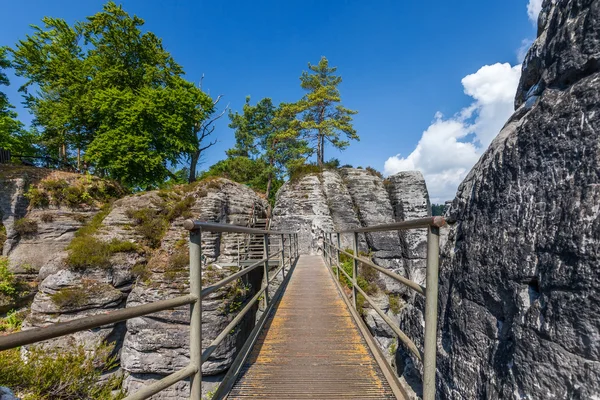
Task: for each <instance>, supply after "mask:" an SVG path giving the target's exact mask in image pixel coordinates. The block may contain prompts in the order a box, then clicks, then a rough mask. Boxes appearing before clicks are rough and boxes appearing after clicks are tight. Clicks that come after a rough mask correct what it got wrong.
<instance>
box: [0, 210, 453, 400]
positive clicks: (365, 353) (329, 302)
mask: <svg viewBox="0 0 600 400" xmlns="http://www.w3.org/2000/svg"><path fill="white" fill-rule="evenodd" d="M443 224H444V220H443V219H442V218H440V217H435V218H424V219H420V220H413V221H405V222H400V223H395V224H387V225H379V226H375V227H368V228H360V229H356V230H353V231H347V232H337V233H336V235H337V237H336V238H337V243H335V242H334V240H333V233H326V232H323V233H322V239H323V242H322V243H323V244H322V247H321V249H322V251H323V256H321V255H318V256H314V255H313V256H310V255H299V252H298V235H297V234H296V233H292V232H274V231H270V230H260V229H254V228H249V227H239V226H233V225H227V224H214V223H207V222H199V221H191V220H188V221H185V223H184V227H185V228H186V229H188V230H189V231H190V242H189V246H190V293H189V294H188V295H183V296H179V297H175V298H171V299H166V300H161V301H157V302H154V303H149V304H144V305H140V306H135V307H130V308H125V309H121V310H116V311H112V312H110V313H107V314H102V315H95V316H91V317H84V318H80V319H76V320H72V321H68V322H61V323H57V324H53V325H50V326H47V327H43V328H35V329H31V330H26V331H22V332H18V333H14V334H10V335H6V336H2V337H0V351H2V350H6V349H10V348H14V347H18V346H22V345H27V344H31V343H36V342H39V341H43V340H48V339H51V338H55V337H58V336H62V335H67V334H71V333H74V332H78V331H82V330H86V329H93V328H97V327H100V326H103V325H107V324H112V323H115V322H119V321H124V320H127V319H130V318H135V317H140V316H144V315H148V314H151V313H154V312H157V311H161V310H167V309H172V308H175V307H179V306H183V305H186V304H189V305H190V307H191V309H190V363H189V365H188V366H187V367H185V368H183V369H181V370H179V371H175V372H173V373H172V374H171V375H168V376H166V377H164V378H163V379H161V380H159V381H157V382H155V383H152V384H150V385H148V386H145V387H143V388H142V389H140V390H138V391H137V392H135V393H131V394H129V396H128V397H127V399H128V400H134V399H146V398H150V397H151V396H153V395H155V394H157V393H159V392H160V391H162V390H164V389H165V388H167V387H169V386H171V385H173V384H174V383H176V382H178V381H180V380H183V379H186V378H190V399H194V400H200V399H201V394H202V391H201V385H202V375H201V370H202V368H201V365H202V364H203V363H204V362H206V361H207V360H208V358H209V357H210V355H211V354H212V353H213V352H214V350H215V349H216V348H217V347H218V346H219V344H220V343H221V342H222V341H223V340H224V339H225V338H226V337H227V335H228V334H229V333H230V332H231V331H232V329H233V328H235V327H236V325H237V324H238V323H239V322H240V321H241V320H242V319H243V318H244V316H245V315H246V314H247V313H248V312H250V311H251V310H253V309H255V305H256V304H257V303H258V302H260V303H261V304H262V305H263V309H264V312H263V314H262V316H261V317H260V318H259V319H258V321H257V323H256V326H255V327H254V329H253V331H252V332H251V333H250V336H249V338H248V340H247V341H246V343H245V344H244V346H243V347H242V349H241V350H240V351H239V353H238V355H237V357H236V359H235V361H234V362H233V365H232V366H231V368H230V369H229V371H228V373H227V374H226V376H225V378H224V380H223V382H222V383H221V384H220V385H219V387H218V389H217V391H216V393H214V395H213V397H212V398H213V399H225V398H227V399H246V398H257V399H404V398H406V393H405V392H404V391H403V389H402V388H401V386H400V384H399V383H398V380H397V379H396V377H395V375H394V373H393V371H392V369H391V367H390V366H389V365H388V364H387V362H386V361H385V358H384V357H383V355H382V353H381V351H380V349H379V347H378V346H377V344H376V342H375V340H374V339H373V337H372V336H371V335H370V333H369V330H368V328H367V327H366V325H365V324H364V322H363V321H362V319H361V317H360V315H359V313H358V308H357V303H356V299H357V294H361V295H362V296H364V298H365V300H366V301H367V302H368V303H369V304H370V305H371V307H372V308H373V309H374V310H375V311H376V312H377V313H378V314H379V316H380V317H381V318H382V319H383V320H384V321H385V322H386V323H388V325H390V328H391V329H392V330H393V331H394V332H395V333H396V335H397V336H398V339H399V342H400V343H402V345H404V346H405V347H406V348H407V349H408V350H409V351H411V352H412V353H413V355H414V356H415V357H416V358H417V359H418V360H420V361H421V362H422V363H423V393H422V396H423V399H424V400H433V399H434V398H435V371H436V369H435V357H436V323H437V280H438V256H439V253H438V252H439V227H440V226H441V225H443ZM416 228H425V229H427V230H428V253H427V277H426V287H422V286H421V285H418V284H417V283H415V282H412V281H409V280H408V279H406V278H405V277H402V276H400V275H397V274H395V273H393V272H390V271H389V270H387V269H384V268H382V267H380V266H377V265H375V264H373V263H372V262H371V261H370V260H367V259H364V258H361V257H359V256H357V255H356V254H358V234H359V233H360V232H375V231H389V230H399V229H416ZM202 231H209V232H222V233H227V232H236V233H245V234H248V235H255V236H256V235H262V238H263V246H264V247H263V258H262V259H260V260H256V261H255V262H252V263H251V264H249V265H247V263H246V265H245V266H244V267H243V268H242V269H241V270H240V271H238V272H236V273H234V274H232V275H230V276H228V277H226V278H224V279H222V280H221V281H219V282H217V283H215V284H212V285H211V286H208V287H205V288H202V287H201V276H202V262H201V260H202V251H201V243H202V242H201V232H202ZM340 233H351V234H353V237H354V252H353V253H350V252H348V251H345V250H343V249H342V248H341V247H340ZM273 239H276V240H277V241H278V243H277V244H276V245H275V246H273ZM274 248H275V249H276V251H274V252H273V249H274ZM342 253H345V254H346V255H347V256H348V257H351V258H352V259H353V268H352V274H348V273H346V272H345V271H344V269H343V268H341V263H340V254H342ZM359 262H360V263H362V264H363V265H366V266H369V267H371V268H374V269H376V270H378V271H379V272H381V273H383V274H385V275H387V276H388V277H391V278H392V279H394V280H396V281H398V282H401V283H403V284H405V285H406V286H407V287H409V288H411V289H412V290H414V291H416V292H417V293H419V294H421V295H425V296H426V298H425V304H426V308H425V340H424V346H423V349H422V350H421V348H420V347H419V346H417V345H415V344H414V343H413V342H412V341H411V340H410V339H409V338H408V337H407V336H406V335H405V334H404V333H403V332H402V331H401V330H400V328H399V327H398V326H396V325H395V323H394V322H393V321H392V320H391V319H390V318H389V317H388V316H387V315H386V314H385V313H384V312H383V311H382V310H380V309H379V308H378V307H377V305H376V304H375V302H374V301H373V300H372V299H371V298H370V297H369V296H368V295H367V294H366V293H365V292H364V291H363V290H362V289H361V288H360V287H359V286H358V284H357V278H358V263H359ZM257 268H262V269H263V284H262V286H261V288H260V290H257V292H256V293H255V295H254V296H253V297H252V299H250V300H249V301H247V302H246V304H245V305H244V307H243V308H242V309H241V310H240V311H239V312H238V314H237V315H236V317H235V318H233V320H232V321H231V322H230V323H229V325H227V327H225V328H224V329H223V331H222V332H221V333H220V334H219V335H218V336H217V337H216V338H215V339H214V340H213V341H212V342H211V343H210V345H209V346H208V347H207V348H205V349H202V337H201V334H202V329H201V327H202V304H201V303H202V299H203V298H204V297H206V296H208V295H209V294H210V293H213V292H215V291H217V290H219V289H221V288H223V287H224V286H226V285H228V284H229V283H231V282H233V281H235V280H237V279H240V278H241V277H243V276H244V275H246V274H248V273H249V272H251V271H253V270H255V269H257ZM334 271H335V273H334ZM340 273H341V274H343V275H345V276H346V279H347V281H348V282H350V283H351V287H352V296H351V297H350V296H347V295H346V294H345V293H344V289H343V288H342V286H341V285H340V276H341V275H340ZM279 274H281V277H279ZM277 282H280V283H279V284H278V286H277V287H274V285H275V284H276V283H277Z"/></svg>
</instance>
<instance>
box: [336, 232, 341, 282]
mask: <svg viewBox="0 0 600 400" xmlns="http://www.w3.org/2000/svg"><path fill="white" fill-rule="evenodd" d="M337 247H338V249H337V250H336V254H337V257H336V261H337V269H336V271H337V279H338V281H339V280H340V268H341V265H340V250H339V249H341V248H342V246H340V233H339V232H338V233H337Z"/></svg>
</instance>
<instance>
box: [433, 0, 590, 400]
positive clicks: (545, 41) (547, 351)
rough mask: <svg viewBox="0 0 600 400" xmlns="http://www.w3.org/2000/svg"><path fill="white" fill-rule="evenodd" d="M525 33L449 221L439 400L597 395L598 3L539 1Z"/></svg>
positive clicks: (585, 0)
mask: <svg viewBox="0 0 600 400" xmlns="http://www.w3.org/2000/svg"><path fill="white" fill-rule="evenodd" d="M539 25H540V26H539V37H538V39H537V41H536V42H535V43H534V45H533V46H532V48H531V50H530V51H529V54H528V56H527V58H526V60H525V63H524V64H523V75H522V78H521V83H520V86H519V91H518V93H517V96H516V100H515V104H516V106H517V107H519V108H518V109H517V110H516V112H515V114H514V115H513V117H512V118H511V119H510V120H509V122H508V123H507V124H506V126H505V127H504V128H503V129H502V131H501V132H500V133H499V135H498V137H497V138H496V139H495V140H494V142H493V143H492V144H491V146H490V148H489V149H488V150H487V151H486V153H485V154H484V155H483V156H482V158H481V159H480V161H479V162H478V164H477V165H476V166H475V167H474V168H473V170H472V171H471V172H470V174H469V175H468V176H467V178H466V179H465V181H464V182H463V183H462V184H461V186H460V187H459V190H458V194H457V197H456V199H455V200H454V202H453V204H452V207H451V209H450V211H449V215H450V217H451V218H453V219H456V221H457V223H456V225H455V226H454V228H453V229H452V231H451V232H450V235H449V241H448V244H447V246H446V248H445V256H446V258H445V260H444V262H443V265H442V273H441V278H440V283H441V288H440V290H441V292H440V304H439V305H440V321H439V324H440V325H439V326H440V336H441V343H440V344H441V347H440V348H439V351H440V354H439V357H438V371H439V373H438V389H439V395H440V398H442V399H497V398H506V399H508V398H522V399H565V398H569V399H591V398H596V397H597V396H599V395H600V289H599V288H600V269H599V268H598V265H599V261H600V206H599V205H600V140H599V136H598V132H599V129H600V94H599V93H600V72H599V69H598V59H599V57H600V1H597V0H594V1H591V0H571V1H556V2H555V4H552V2H550V1H545V2H544V7H543V11H542V13H541V14H540V18H539Z"/></svg>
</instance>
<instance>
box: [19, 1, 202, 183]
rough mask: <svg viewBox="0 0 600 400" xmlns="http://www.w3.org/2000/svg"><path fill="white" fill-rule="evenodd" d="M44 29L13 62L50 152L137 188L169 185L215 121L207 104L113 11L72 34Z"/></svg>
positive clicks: (135, 21)
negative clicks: (202, 129) (200, 127)
mask: <svg viewBox="0 0 600 400" xmlns="http://www.w3.org/2000/svg"><path fill="white" fill-rule="evenodd" d="M43 22H44V28H43V29H42V28H40V27H34V33H33V34H32V35H30V36H28V37H27V38H26V39H25V40H22V41H20V42H19V43H18V44H17V47H16V49H15V50H14V51H13V55H14V61H15V62H14V64H15V69H16V71H17V74H18V75H20V76H23V77H25V78H26V79H27V82H26V84H25V85H24V86H23V87H22V90H23V91H24V92H25V94H26V104H27V105H28V107H29V108H30V109H31V111H32V112H33V114H34V116H35V123H36V124H37V125H38V126H40V127H41V128H42V129H43V137H44V141H45V143H46V144H47V146H48V147H49V148H54V149H57V150H58V153H59V154H60V155H61V156H63V157H67V155H68V154H70V153H71V154H72V152H73V151H76V155H77V162H78V164H80V162H83V163H84V165H85V166H86V167H87V168H88V169H89V170H91V171H92V172H95V173H97V174H100V175H104V176H109V177H111V178H114V179H117V180H120V181H121V182H123V183H124V184H126V185H129V186H131V187H137V188H147V187H155V186H156V185H157V184H158V183H160V182H162V181H164V179H165V178H166V177H168V176H170V172H169V166H170V165H171V166H172V165H175V164H177V163H179V162H180V161H181V159H182V158H183V157H185V156H186V155H188V154H189V153H190V152H192V151H194V149H195V148H196V147H197V145H198V143H197V136H196V135H195V132H194V125H195V124H196V123H198V122H199V121H202V120H203V119H204V118H206V116H207V115H209V114H210V112H211V110H212V101H211V99H210V97H209V96H207V95H206V94H205V93H203V92H202V91H201V90H200V89H199V88H197V87H195V86H194V85H193V84H191V83H189V82H187V81H186V80H185V79H183V69H182V68H181V66H179V65H178V64H177V63H176V62H175V61H174V60H173V58H172V57H171V55H170V54H169V53H168V52H167V51H166V50H165V49H164V48H163V46H162V42H161V40H160V39H159V38H158V37H156V36H155V35H154V34H153V33H151V32H142V31H141V26H142V25H143V24H144V21H143V20H142V19H140V18H139V17H137V16H130V15H129V14H128V13H126V12H125V11H124V10H123V9H122V7H121V6H117V5H116V4H115V3H114V2H112V1H109V2H108V3H106V4H105V5H104V8H103V11H101V12H99V13H97V14H95V15H93V16H91V17H88V18H87V19H86V20H85V21H82V22H76V23H75V24H74V25H73V26H70V25H69V24H67V23H66V22H65V21H64V20H62V19H58V18H48V17H46V18H44V19H43ZM32 85H35V87H36V89H37V90H36V92H35V93H30V92H29V89H30V87H31V86H32ZM82 153H83V155H82Z"/></svg>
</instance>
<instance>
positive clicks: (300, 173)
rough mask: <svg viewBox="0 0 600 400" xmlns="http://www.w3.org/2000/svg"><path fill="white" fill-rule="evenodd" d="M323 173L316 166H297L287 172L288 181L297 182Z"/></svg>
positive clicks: (321, 169)
mask: <svg viewBox="0 0 600 400" xmlns="http://www.w3.org/2000/svg"><path fill="white" fill-rule="evenodd" d="M322 171H323V168H321V167H319V166H318V165H316V164H302V165H298V166H296V167H294V168H291V169H290V171H289V175H290V181H292V182H297V181H298V180H300V179H302V178H303V177H305V176H306V175H311V174H318V173H321V172H322Z"/></svg>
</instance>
